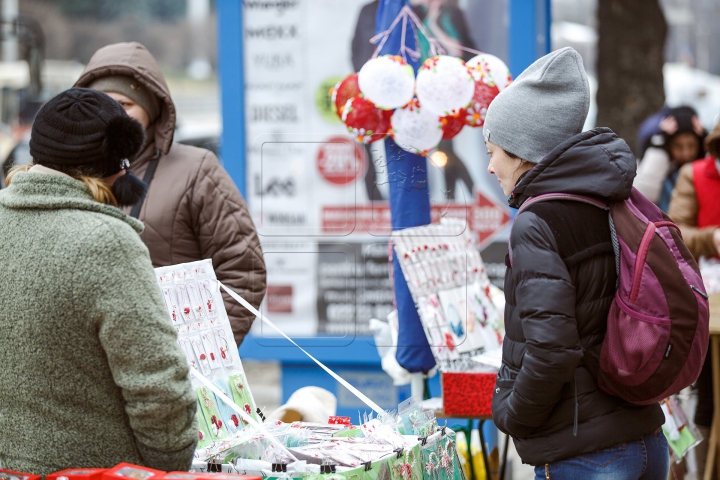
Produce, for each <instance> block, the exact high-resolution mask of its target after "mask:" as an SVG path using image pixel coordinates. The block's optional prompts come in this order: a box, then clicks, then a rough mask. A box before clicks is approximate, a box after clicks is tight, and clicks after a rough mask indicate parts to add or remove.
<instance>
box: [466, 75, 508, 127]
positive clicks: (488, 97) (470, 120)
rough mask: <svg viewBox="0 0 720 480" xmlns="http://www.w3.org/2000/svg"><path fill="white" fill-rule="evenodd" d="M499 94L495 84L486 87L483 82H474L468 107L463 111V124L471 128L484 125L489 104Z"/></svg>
mask: <svg viewBox="0 0 720 480" xmlns="http://www.w3.org/2000/svg"><path fill="white" fill-rule="evenodd" d="M499 93H500V90H498V87H497V86H496V85H495V84H492V85H488V84H487V83H485V82H482V81H480V82H475V93H474V94H473V98H472V100H471V101H470V105H468V107H467V108H466V109H465V115H464V117H465V124H466V125H469V126H471V127H482V126H483V125H485V116H486V115H487V109H488V107H489V106H490V102H492V101H493V99H495V97H497V95H498V94H499Z"/></svg>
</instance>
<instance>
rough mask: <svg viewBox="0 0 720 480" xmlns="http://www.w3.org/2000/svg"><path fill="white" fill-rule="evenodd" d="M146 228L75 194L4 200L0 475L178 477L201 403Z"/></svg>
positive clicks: (29, 193) (65, 184)
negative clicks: (117, 469) (124, 472)
mask: <svg viewBox="0 0 720 480" xmlns="http://www.w3.org/2000/svg"><path fill="white" fill-rule="evenodd" d="M141 230H142V224H141V223H140V222H138V221H137V220H135V219H133V218H130V217H128V216H126V215H125V214H123V213H122V212H121V211H120V210H118V209H116V208H113V207H110V206H107V205H103V204H100V203H98V202H96V201H94V200H93V199H92V196H91V195H90V191H89V189H88V188H87V187H86V186H85V185H84V184H83V183H82V182H80V181H77V180H74V179H71V178H68V177H62V176H58V175H48V174H40V173H18V174H16V176H15V177H14V179H13V182H12V184H11V185H10V187H8V188H7V189H4V190H0V239H1V240H2V246H1V247H0V249H1V250H0V252H1V253H0V278H2V288H1V289H0V462H2V468H7V469H11V470H20V471H26V472H32V473H36V474H40V475H45V474H48V473H51V472H54V471H57V470H61V469H64V468H69V467H110V466H113V465H115V464H117V463H119V462H122V461H126V462H132V463H136V464H141V465H146V466H149V467H153V468H158V469H161V470H187V469H188V467H189V466H190V462H191V459H192V455H193V451H194V448H195V445H196V442H197V427H196V424H195V409H196V397H195V396H194V394H193V391H192V387H191V385H190V382H189V380H188V367H187V364H186V361H185V357H184V355H183V353H182V352H181V350H180V348H179V346H178V345H177V343H176V332H175V331H174V329H173V328H172V326H171V325H170V322H169V319H168V314H167V311H166V309H165V306H164V304H163V299H162V294H161V292H160V290H159V288H158V286H157V283H156V280H155V276H154V274H153V270H152V266H151V263H150V258H149V256H148V251H147V248H145V246H144V245H143V243H142V242H141V241H140V237H139V235H138V233H139V232H140V231H141Z"/></svg>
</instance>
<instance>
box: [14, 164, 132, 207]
mask: <svg viewBox="0 0 720 480" xmlns="http://www.w3.org/2000/svg"><path fill="white" fill-rule="evenodd" d="M30 168H32V165H21V166H19V167H13V168H12V169H11V170H10V172H9V173H8V175H7V178H6V179H5V186H6V187H8V186H10V183H12V179H13V177H14V176H15V174H16V173H17V172H27V171H28V170H30ZM66 173H67V174H68V175H70V176H71V177H73V178H74V179H75V180H80V181H81V182H83V183H84V184H85V185H87V187H88V188H89V189H90V193H91V194H92V196H93V199H94V200H95V201H96V202H100V203H104V204H105V205H112V206H113V207H117V206H118V203H117V199H116V198H115V195H113V193H112V190H111V189H110V185H108V184H107V183H105V182H104V181H103V180H102V179H100V178H95V177H88V176H87V175H81V174H79V172H66Z"/></svg>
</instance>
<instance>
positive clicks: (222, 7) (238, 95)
mask: <svg viewBox="0 0 720 480" xmlns="http://www.w3.org/2000/svg"><path fill="white" fill-rule="evenodd" d="M242 8H243V7H242V2H240V1H238V0H218V1H217V22H218V59H219V62H218V63H219V64H218V71H219V80H220V99H221V107H222V125H223V131H222V144H221V150H220V156H221V157H222V160H223V165H224V166H225V170H227V172H228V173H229V174H230V176H231V177H232V179H233V180H234V181H235V184H236V185H237V187H238V189H239V190H240V193H242V195H243V196H244V197H246V198H247V196H246V190H247V184H246V154H247V151H246V145H245V143H246V142H245V76H244V75H245V73H244V65H243V62H244V56H243V34H244V31H245V30H244V28H243V10H242Z"/></svg>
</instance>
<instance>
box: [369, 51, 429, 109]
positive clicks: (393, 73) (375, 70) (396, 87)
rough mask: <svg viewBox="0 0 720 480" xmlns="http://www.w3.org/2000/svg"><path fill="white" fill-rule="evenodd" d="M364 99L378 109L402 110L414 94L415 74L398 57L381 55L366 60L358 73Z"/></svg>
mask: <svg viewBox="0 0 720 480" xmlns="http://www.w3.org/2000/svg"><path fill="white" fill-rule="evenodd" d="M358 84H359V85H360V91H361V92H362V93H363V95H365V98H367V99H368V100H370V101H371V102H373V103H374V104H375V106H377V107H378V108H382V109H383V110H392V109H394V108H402V107H404V106H405V105H407V104H408V103H410V101H411V100H412V99H413V95H414V94H415V72H413V69H412V67H411V66H410V65H408V64H407V63H406V62H405V61H404V60H403V59H402V57H400V56H397V55H383V56H382V57H377V58H373V59H371V60H368V61H367V63H365V65H363V67H362V68H361V69H360V72H359V73H358Z"/></svg>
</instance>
